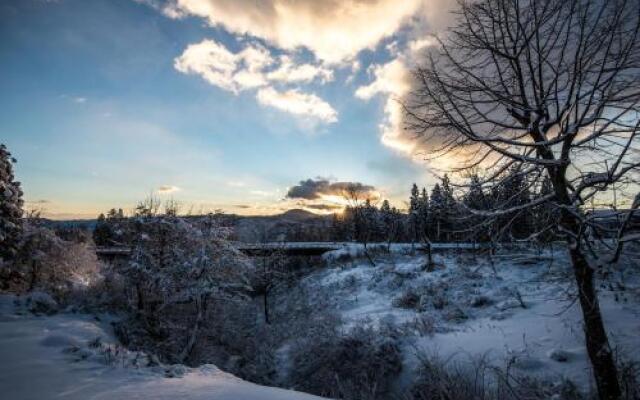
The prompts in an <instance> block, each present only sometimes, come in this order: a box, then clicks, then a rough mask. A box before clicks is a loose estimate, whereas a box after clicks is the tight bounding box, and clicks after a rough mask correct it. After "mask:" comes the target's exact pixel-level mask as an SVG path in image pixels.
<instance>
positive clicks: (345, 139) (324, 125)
mask: <svg viewBox="0 0 640 400" xmlns="http://www.w3.org/2000/svg"><path fill="white" fill-rule="evenodd" d="M333 1H334V0H330V1H327V2H326V3H327V6H334V9H337V12H338V14H339V15H338V14H336V15H338V16H337V17H335V18H334V17H332V16H331V15H330V14H331V12H329V11H327V9H325V8H322V7H320V6H319V5H318V4H320V3H324V2H318V3H309V4H310V5H309V4H307V5H306V6H305V5H304V4H303V3H305V2H304V1H302V2H300V7H303V8H300V9H296V7H298V6H297V5H296V6H291V7H292V9H291V10H289V9H286V7H285V8H283V7H284V6H282V4H279V2H278V1H275V0H274V1H273V2H268V1H265V2H264V3H265V4H262V3H261V4H258V3H260V2H255V1H249V2H248V3H247V4H249V6H246V5H242V4H240V3H243V2H242V1H237V2H230V1H216V0H177V1H155V0H153V1H152V0H139V1H133V0H57V1H44V0H16V1H11V0H9V1H4V2H2V3H1V4H0V35H1V37H2V40H1V41H0V60H2V63H0V87H1V88H2V90H1V91H0V141H1V142H3V143H6V144H7V146H8V147H9V149H10V151H12V153H13V154H14V156H15V157H16V158H17V159H18V164H17V166H16V174H17V176H18V178H19V179H20V180H21V181H22V184H23V189H24V191H25V197H26V200H28V201H29V202H30V203H29V206H30V207H43V208H44V209H45V210H46V212H47V213H48V215H50V216H52V217H58V218H69V217H88V216H95V215H96V214H97V213H99V212H101V211H104V210H107V209H109V208H111V207H122V208H125V209H128V208H131V207H132V206H133V205H134V204H135V202H136V201H138V200H140V199H142V198H144V197H145V196H147V195H148V194H149V193H151V192H154V193H156V194H158V195H160V196H165V197H166V196H172V197H174V198H175V199H177V200H179V201H181V202H182V203H183V204H184V205H185V207H191V206H193V207H194V209H195V210H200V209H202V210H205V211H206V210H212V209H218V208H220V209H223V210H225V211H226V212H234V213H246V214H271V213H275V212H281V211H282V210H284V209H288V208H297V207H301V206H302V207H304V206H305V205H306V204H307V203H308V202H309V200H308V199H295V198H287V196H286V195H287V190H288V188H290V187H291V186H294V185H296V184H297V183H298V182H299V181H301V180H307V179H316V178H317V177H323V178H325V179H327V180H329V181H352V182H362V183H363V184H365V185H369V186H373V187H374V188H375V190H376V191H377V192H379V193H380V194H381V195H382V197H385V198H391V199H392V201H393V202H394V203H395V204H396V205H398V206H403V204H402V201H403V200H404V198H405V197H407V196H408V191H409V188H410V185H411V184H412V183H413V182H414V181H416V182H418V183H419V184H429V182H430V180H431V178H430V175H429V174H428V172H427V171H426V168H425V167H424V165H421V164H420V163H418V162H416V161H415V156H414V153H415V151H416V149H417V145H416V144H415V143H412V141H411V139H410V138H409V137H407V136H406V134H405V133H403V132H401V131H400V130H399V128H400V127H399V121H398V120H397V117H395V116H394V112H395V111H394V110H395V109H394V107H395V106H394V105H393V103H394V101H393V98H394V97H396V96H401V95H402V94H403V93H405V92H406V90H407V89H406V87H405V86H404V85H403V80H404V79H405V78H404V75H403V74H406V71H407V70H408V69H409V68H410V66H411V60H412V54H413V53H412V52H414V51H416V50H418V49H420V48H422V47H424V46H426V45H429V43H428V39H425V37H426V36H425V35H426V34H427V32H428V30H427V29H424V27H425V26H427V27H428V26H429V21H428V19H429V18H436V16H434V15H436V14H429V13H427V14H424V12H423V11H424V9H425V7H427V8H428V6H425V3H424V1H422V0H416V1H413V3H415V4H411V5H407V6H406V7H405V6H403V7H405V8H406V9H401V10H398V7H399V6H397V4H398V3H397V2H390V1H379V2H370V3H366V4H364V3H362V4H357V5H358V7H352V8H349V7H347V5H346V4H347V3H349V2H338V3H336V4H339V6H337V7H335V6H336V4H329V3H333ZM267 3H268V4H267ZM280 3H282V2H280ZM286 3H287V2H284V4H285V5H286ZM356 3H359V2H356ZM394 3H395V4H396V5H394ZM408 3H412V2H407V4H408ZM252 4H253V6H255V7H257V8H256V9H253V10H252V9H251V6H252ZM263 5H264V7H266V8H265V9H262V7H263ZM234 7H238V8H237V9H236V8H234ZM340 7H342V8H345V7H346V8H345V9H344V10H343V9H341V8H340ZM367 7H369V8H371V9H368V10H367V9H365V8H367ZM376 7H378V8H379V9H373V8H376ZM267 8H268V9H267ZM220 10H225V11H224V12H221V11H220ZM274 10H275V11H274ZM390 10H391V11H390ZM334 11H335V10H334ZM343 11H344V12H343ZM225 12H227V14H225ZM245 12H246V15H243V14H242V13H245ZM292 13H295V16H300V17H301V18H300V19H301V20H302V21H303V22H304V23H305V25H299V24H300V23H301V22H299V21H298V18H293V17H290V16H289V17H287V15H289V14H292ZM345 15H346V16H345ZM425 15H426V16H425ZM381 16H385V20H386V19H387V16H391V17H389V18H388V19H392V21H391V22H388V23H387V25H384V24H382V25H383V26H382V28H381V29H382V30H380V31H379V32H373V33H371V32H370V29H368V28H366V26H367V25H368V24H372V23H375V20H372V18H373V19H375V18H380V17H381ZM225 18H226V19H225ZM336 18H338V20H337V21H336V23H341V25H340V26H345V25H350V26H349V29H346V28H345V29H342V28H336V27H335V26H337V25H335V26H334V25H332V24H333V23H334V22H333V21H335V20H336ZM339 18H343V19H344V18H346V21H349V19H352V20H353V24H344V23H343V22H344V21H340V20H339ZM378 25H379V24H378ZM433 25H435V24H433ZM254 26H266V27H267V28H255V30H254V28H253V27H254ZM305 26H311V27H312V28H313V31H312V32H311V33H309V34H305V33H304V32H302V30H303V29H305ZM360 26H362V28H360ZM417 26H420V28H419V29H418V28H417ZM297 32H300V35H299V37H298V36H297ZM367 35H368V36H367ZM365 36H367V37H366V38H364V37H365ZM292 38H293V39H292ZM332 41H335V43H336V44H335V45H333V44H332V43H333V42H332ZM190 46H193V47H191V48H192V49H193V51H191V52H189V51H188V49H189V48H190ZM196 50H197V51H196ZM245 55H246V56H245ZM255 55H259V56H260V57H263V58H265V57H266V61H265V60H263V59H258V58H256V57H254V56H255ZM261 60H262V61H261ZM285 64H286V65H285ZM287 68H288V69H287ZM278 71H279V72H280V73H278ZM296 72H297V73H299V74H300V76H299V77H297V78H296V76H297V75H296ZM232 81H233V82H236V81H237V82H239V83H236V84H233V85H232V84H230V83H229V82H232ZM359 89H360V90H359ZM383 136H386V138H387V139H390V140H387V139H385V140H383V139H382V138H383ZM325 200H326V199H320V200H314V201H316V202H317V201H325Z"/></svg>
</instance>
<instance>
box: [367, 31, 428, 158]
mask: <svg viewBox="0 0 640 400" xmlns="http://www.w3.org/2000/svg"><path fill="white" fill-rule="evenodd" d="M436 45H437V41H436V40H435V39H434V38H433V37H432V36H422V37H418V38H416V39H414V40H411V41H409V42H408V44H407V46H406V48H402V49H399V48H396V47H394V53H395V54H396V58H394V59H393V60H391V61H389V62H387V63H386V64H374V65H371V66H369V68H368V72H369V73H370V74H371V75H372V76H373V80H372V81H371V83H369V84H368V85H363V86H360V87H358V88H357V89H356V91H355V93H354V94H355V96H356V97H358V98H360V99H362V100H365V101H367V100H370V99H371V98H373V97H374V96H376V95H381V96H385V105H384V119H383V121H382V123H381V124H380V133H381V136H380V141H381V142H382V143H383V144H384V145H385V146H387V147H390V148H392V149H395V150H397V151H399V152H400V153H402V154H405V155H408V156H414V155H416V152H418V151H419V150H420V149H421V147H422V146H423V143H420V142H419V140H417V138H416V137H415V136H414V135H412V134H411V133H410V132H408V131H406V130H405V129H404V126H403V125H404V114H403V109H402V104H401V101H402V99H403V98H405V97H406V96H407V95H408V94H409V91H410V90H411V74H410V68H411V65H413V64H414V63H415V62H416V60H419V59H420V57H421V56H422V53H423V51H424V49H426V48H428V47H433V46H436Z"/></svg>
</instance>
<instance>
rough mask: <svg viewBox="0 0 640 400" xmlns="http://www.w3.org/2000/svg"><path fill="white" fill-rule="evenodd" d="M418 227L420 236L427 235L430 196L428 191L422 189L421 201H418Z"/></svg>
mask: <svg viewBox="0 0 640 400" xmlns="http://www.w3.org/2000/svg"><path fill="white" fill-rule="evenodd" d="M418 226H419V227H420V235H427V234H428V233H427V230H428V228H429V195H428V194H427V189H426V188H422V193H421V194H420V199H419V201H418Z"/></svg>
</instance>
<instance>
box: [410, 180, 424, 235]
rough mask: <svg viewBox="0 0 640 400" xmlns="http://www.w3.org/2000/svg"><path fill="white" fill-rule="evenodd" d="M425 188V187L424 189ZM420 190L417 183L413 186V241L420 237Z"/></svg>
mask: <svg viewBox="0 0 640 400" xmlns="http://www.w3.org/2000/svg"><path fill="white" fill-rule="evenodd" d="M423 190H424V189H423ZM419 213H420V192H419V191H418V185H416V184H415V183H414V184H413V186H412V187H411V197H410V198H409V235H411V241H418V240H419V239H420V237H419V236H420V217H419Z"/></svg>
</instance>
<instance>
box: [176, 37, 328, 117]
mask: <svg viewBox="0 0 640 400" xmlns="http://www.w3.org/2000/svg"><path fill="white" fill-rule="evenodd" d="M174 66H175V68H176V69H177V70H178V71H180V72H182V73H185V74H197V75H200V76H201V77H202V78H203V79H205V80H206V81H207V82H209V83H210V84H212V85H214V86H217V87H219V88H221V89H224V90H227V91H230V92H233V93H236V94H237V93H239V92H241V91H243V90H249V89H258V88H260V90H258V92H257V94H256V98H257V99H258V101H259V102H260V103H261V104H263V105H266V106H270V107H274V108H277V109H279V110H282V111H286V112H289V113H291V114H295V115H298V116H306V117H312V118H313V119H315V120H318V121H321V122H325V123H331V122H335V121H337V116H338V113H337V112H336V111H335V110H334V109H333V107H331V105H329V103H327V102H326V101H324V100H322V99H321V98H319V97H318V96H316V95H314V94H306V93H303V92H301V91H300V90H299V89H289V90H286V91H278V90H276V89H275V88H273V87H271V85H272V84H274V83H280V84H290V83H310V82H312V81H314V80H319V81H320V82H321V83H324V82H327V81H329V80H332V79H333V71H332V70H330V69H328V68H325V67H323V66H316V65H312V64H308V63H305V64H297V63H295V62H294V60H293V59H292V58H291V57H289V56H286V55H285V56H281V57H280V58H279V59H278V60H277V61H276V60H275V59H274V58H273V57H271V55H270V54H269V52H268V50H267V49H265V48H264V47H262V46H260V45H257V44H248V45H246V46H245V48H244V49H243V50H241V51H240V52H238V53H232V52H231V51H229V50H228V49H227V48H226V47H225V46H224V45H222V44H220V43H218V42H216V41H214V40H210V39H207V40H203V41H202V42H200V43H197V44H191V45H189V46H188V47H187V48H186V49H185V51H184V52H183V53H182V55H180V56H179V57H177V58H176V59H175V62H174Z"/></svg>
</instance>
